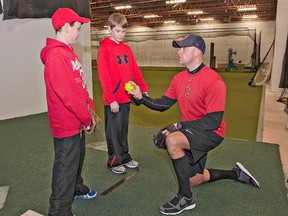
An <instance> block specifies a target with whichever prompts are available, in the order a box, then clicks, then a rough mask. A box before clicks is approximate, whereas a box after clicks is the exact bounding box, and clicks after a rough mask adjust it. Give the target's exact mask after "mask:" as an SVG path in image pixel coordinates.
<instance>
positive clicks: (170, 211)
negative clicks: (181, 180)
mask: <svg viewBox="0 0 288 216" xmlns="http://www.w3.org/2000/svg"><path fill="white" fill-rule="evenodd" d="M195 207H196V204H195V203H194V200H193V197H191V198H187V197H183V196H182V195H180V194H177V195H176V197H174V198H173V199H172V200H171V201H170V202H167V203H165V204H164V205H162V206H160V212H161V213H162V214H164V215H177V214H180V213H181V212H182V211H186V210H191V209H194V208H195Z"/></svg>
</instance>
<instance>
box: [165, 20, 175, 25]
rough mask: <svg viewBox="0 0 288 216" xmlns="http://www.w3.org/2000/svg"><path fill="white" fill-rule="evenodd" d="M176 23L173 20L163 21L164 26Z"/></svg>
mask: <svg viewBox="0 0 288 216" xmlns="http://www.w3.org/2000/svg"><path fill="white" fill-rule="evenodd" d="M175 22H176V21H175V20H167V21H164V23H165V24H172V23H175Z"/></svg>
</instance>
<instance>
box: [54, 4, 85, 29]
mask: <svg viewBox="0 0 288 216" xmlns="http://www.w3.org/2000/svg"><path fill="white" fill-rule="evenodd" d="M76 21H77V22H80V23H88V22H89V21H90V20H89V19H88V18H85V17H80V16H79V15H78V14H77V13H75V12H74V11H73V10H72V9H70V8H59V9H57V10H56V11H55V13H54V14H53V15H52V26H53V28H54V29H55V30H56V29H58V28H60V27H62V26H64V25H65V23H71V22H76Z"/></svg>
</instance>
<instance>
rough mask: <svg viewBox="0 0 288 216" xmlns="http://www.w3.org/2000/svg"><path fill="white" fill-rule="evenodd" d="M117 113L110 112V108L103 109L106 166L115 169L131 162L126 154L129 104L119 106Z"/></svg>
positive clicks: (127, 148) (127, 149)
mask: <svg viewBox="0 0 288 216" xmlns="http://www.w3.org/2000/svg"><path fill="white" fill-rule="evenodd" d="M119 106H120V108H119V112H118V113H113V112H111V108H110V106H105V107H104V115H105V134H106V141H107V147H108V163H107V166H109V167H115V166H118V165H121V164H123V163H127V162H129V161H131V160H132V158H131V156H130V154H129V153H128V151H129V147H128V124H129V113H130V103H126V104H120V105H119Z"/></svg>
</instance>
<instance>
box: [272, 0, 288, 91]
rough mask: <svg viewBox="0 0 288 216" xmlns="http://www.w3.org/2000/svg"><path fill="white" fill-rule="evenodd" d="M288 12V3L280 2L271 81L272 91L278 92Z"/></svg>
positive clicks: (280, 0) (283, 0)
mask: <svg viewBox="0 0 288 216" xmlns="http://www.w3.org/2000/svg"><path fill="white" fill-rule="evenodd" d="M287 11H288V1H287V0H278V3H277V16H276V37H275V51H274V60H273V66H272V74H271V81H270V85H271V90H272V91H276V92H277V91H280V90H281V89H279V88H278V87H279V83H280V78H281V73H282V63H283V57H284V53H285V48H286V46H285V45H286V40H287V34H288V19H287Z"/></svg>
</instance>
